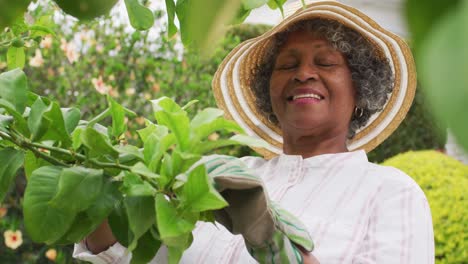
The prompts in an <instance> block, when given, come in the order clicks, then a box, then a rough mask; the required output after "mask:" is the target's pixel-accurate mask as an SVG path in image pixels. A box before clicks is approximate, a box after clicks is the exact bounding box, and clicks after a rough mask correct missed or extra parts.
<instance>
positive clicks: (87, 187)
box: [50, 167, 103, 212]
mask: <svg viewBox="0 0 468 264" xmlns="http://www.w3.org/2000/svg"><path fill="white" fill-rule="evenodd" d="M102 185H103V171H102V170H95V169H88V168H84V167H72V168H65V169H63V170H62V171H61V174H60V180H59V184H58V189H57V194H56V196H55V197H54V198H53V199H52V200H51V201H50V205H51V206H53V207H55V208H59V209H62V210H70V211H72V212H80V211H84V210H86V209H88V207H90V206H91V205H92V204H93V203H94V201H95V200H96V198H97V197H98V196H99V194H100V193H101V192H102Z"/></svg>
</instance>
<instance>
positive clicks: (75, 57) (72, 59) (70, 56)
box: [65, 43, 80, 64]
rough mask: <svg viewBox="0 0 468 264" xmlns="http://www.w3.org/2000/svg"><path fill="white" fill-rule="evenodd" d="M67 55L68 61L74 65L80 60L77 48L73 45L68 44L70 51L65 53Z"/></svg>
mask: <svg viewBox="0 0 468 264" xmlns="http://www.w3.org/2000/svg"><path fill="white" fill-rule="evenodd" d="M65 55H66V56H67V59H68V61H69V62H70V63H72V64H73V63H74V62H75V61H78V58H79V57H80V54H79V53H78V52H77V51H76V46H75V44H73V43H69V44H68V50H67V51H66V52H65Z"/></svg>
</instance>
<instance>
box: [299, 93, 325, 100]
mask: <svg viewBox="0 0 468 264" xmlns="http://www.w3.org/2000/svg"><path fill="white" fill-rule="evenodd" d="M301 98H315V99H317V100H321V99H322V97H320V95H318V94H299V95H294V96H293V98H292V99H293V100H296V99H301Z"/></svg>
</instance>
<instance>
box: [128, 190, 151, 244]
mask: <svg viewBox="0 0 468 264" xmlns="http://www.w3.org/2000/svg"><path fill="white" fill-rule="evenodd" d="M124 203H125V208H126V210H127V216H128V223H129V226H130V230H131V231H132V233H133V235H134V237H133V241H132V242H131V243H130V245H129V250H133V249H134V248H135V247H136V246H137V244H138V242H137V241H138V239H139V238H140V237H141V236H142V235H143V234H144V233H146V232H147V231H148V229H149V228H150V227H151V225H153V224H154V221H155V217H156V212H155V210H154V209H155V206H154V197H151V196H126V197H125V198H124Z"/></svg>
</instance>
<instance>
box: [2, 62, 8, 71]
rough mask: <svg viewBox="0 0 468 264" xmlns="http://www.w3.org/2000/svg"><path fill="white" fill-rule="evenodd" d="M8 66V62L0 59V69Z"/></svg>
mask: <svg viewBox="0 0 468 264" xmlns="http://www.w3.org/2000/svg"><path fill="white" fill-rule="evenodd" d="M7 66H8V64H7V63H6V62H4V61H0V70H3V69H5V68H6V67H7Z"/></svg>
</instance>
